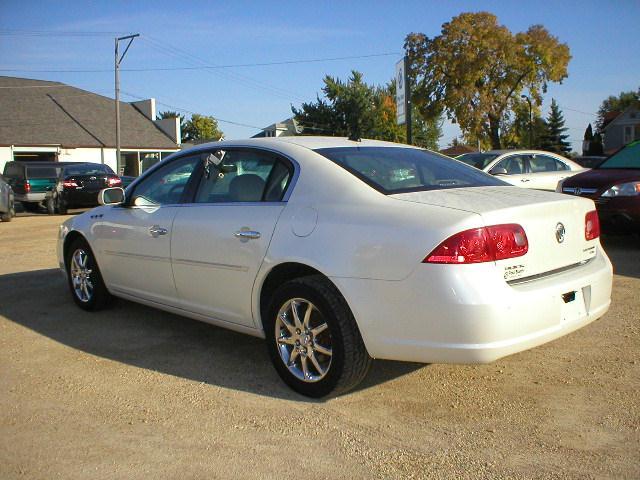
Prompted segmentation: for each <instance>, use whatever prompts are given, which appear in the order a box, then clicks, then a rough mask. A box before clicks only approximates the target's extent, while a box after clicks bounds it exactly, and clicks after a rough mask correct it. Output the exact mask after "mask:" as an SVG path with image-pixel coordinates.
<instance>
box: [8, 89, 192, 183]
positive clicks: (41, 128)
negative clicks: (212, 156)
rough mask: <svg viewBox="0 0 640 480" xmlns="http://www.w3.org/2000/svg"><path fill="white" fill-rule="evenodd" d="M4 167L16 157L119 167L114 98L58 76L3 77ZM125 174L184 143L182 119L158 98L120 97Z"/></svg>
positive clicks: (167, 153) (122, 171)
mask: <svg viewBox="0 0 640 480" xmlns="http://www.w3.org/2000/svg"><path fill="white" fill-rule="evenodd" d="M0 112H2V118H1V119H0V173H1V172H2V171H4V165H5V163H6V162H9V161H11V160H49V161H60V162H62V161H65V162H69V161H72V162H73V161H77V162H96V163H105V164H107V165H109V166H110V167H111V168H112V169H113V170H114V171H115V170H116V134H115V131H116V128H115V104H114V100H113V99H111V98H108V97H103V96H102V95H97V94H95V93H91V92H88V91H86V90H81V89H79V88H75V87H72V86H70V85H65V84H64V83H59V82H48V81H43V80H31V79H26V78H15V77H0ZM120 131H121V137H120V138H121V141H120V144H121V154H122V162H121V165H122V169H121V172H120V173H121V174H124V175H132V176H137V175H139V174H140V173H142V172H143V171H144V170H145V169H146V168H148V167H149V166H151V165H153V164H154V163H156V162H157V161H159V160H161V159H162V158H163V157H165V156H167V155H169V154H171V153H173V152H175V151H178V150H179V149H180V120H179V119H177V118H168V119H164V120H156V106H155V100H154V99H153V98H152V99H149V100H143V101H140V102H133V103H126V102H120Z"/></svg>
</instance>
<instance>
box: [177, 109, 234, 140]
mask: <svg viewBox="0 0 640 480" xmlns="http://www.w3.org/2000/svg"><path fill="white" fill-rule="evenodd" d="M223 135H224V134H223V133H222V130H220V129H219V128H218V121H217V120H216V119H215V118H213V117H207V116H205V115H200V114H198V113H194V114H193V115H191V118H190V119H189V120H187V121H186V122H185V123H184V127H183V129H182V141H183V142H193V141H196V140H201V141H203V140H213V141H217V140H220V139H221V138H222V137H223Z"/></svg>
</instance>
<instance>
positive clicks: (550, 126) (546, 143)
mask: <svg viewBox="0 0 640 480" xmlns="http://www.w3.org/2000/svg"><path fill="white" fill-rule="evenodd" d="M567 130H568V129H567V127H565V126H564V116H563V115H562V111H561V110H560V107H559V106H558V103H557V102H556V101H555V99H551V110H550V111H549V116H548V117H547V131H546V133H545V134H544V136H543V137H542V144H541V148H542V149H543V150H546V151H548V152H555V153H558V154H560V155H566V154H568V153H569V152H571V143H569V142H568V141H567V138H569V135H567V134H565V133H564V132H566V131H567Z"/></svg>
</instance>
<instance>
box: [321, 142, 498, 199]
mask: <svg viewBox="0 0 640 480" xmlns="http://www.w3.org/2000/svg"><path fill="white" fill-rule="evenodd" d="M315 151H316V152H317V153H319V154H321V155H323V156H325V157H327V158H328V159H329V160H331V161H333V162H335V163H337V164H338V165H340V166H341V167H343V168H344V169H346V170H348V171H349V172H351V173H352V174H353V175H355V176H356V177H358V178H360V179H361V180H362V181H364V182H365V183H367V184H369V185H370V186H372V187H373V188H375V189H376V190H378V191H380V192H382V193H385V194H393V193H403V192H415V191H420V190H439V189H445V188H458V187H482V186H503V185H508V184H507V183H505V182H503V181H501V180H498V179H496V178H494V177H492V176H491V175H488V174H486V173H484V172H480V171H478V170H476V169H474V168H471V167H468V166H466V165H464V164H461V163H460V162H456V161H455V160H453V159H450V158H448V157H445V156H443V155H438V154H435V153H431V152H427V151H426V150H419V149H416V148H398V147H337V148H321V149H318V150H315Z"/></svg>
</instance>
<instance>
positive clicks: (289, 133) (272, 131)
mask: <svg viewBox="0 0 640 480" xmlns="http://www.w3.org/2000/svg"><path fill="white" fill-rule="evenodd" d="M301 131H302V128H301V127H300V126H299V125H298V122H296V120H295V118H293V117H291V118H287V119H286V120H283V121H281V122H278V123H273V124H271V125H269V126H268V127H264V128H263V129H262V131H261V132H260V133H257V134H255V135H254V136H253V137H252V138H264V137H293V136H295V135H300V133H301Z"/></svg>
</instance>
